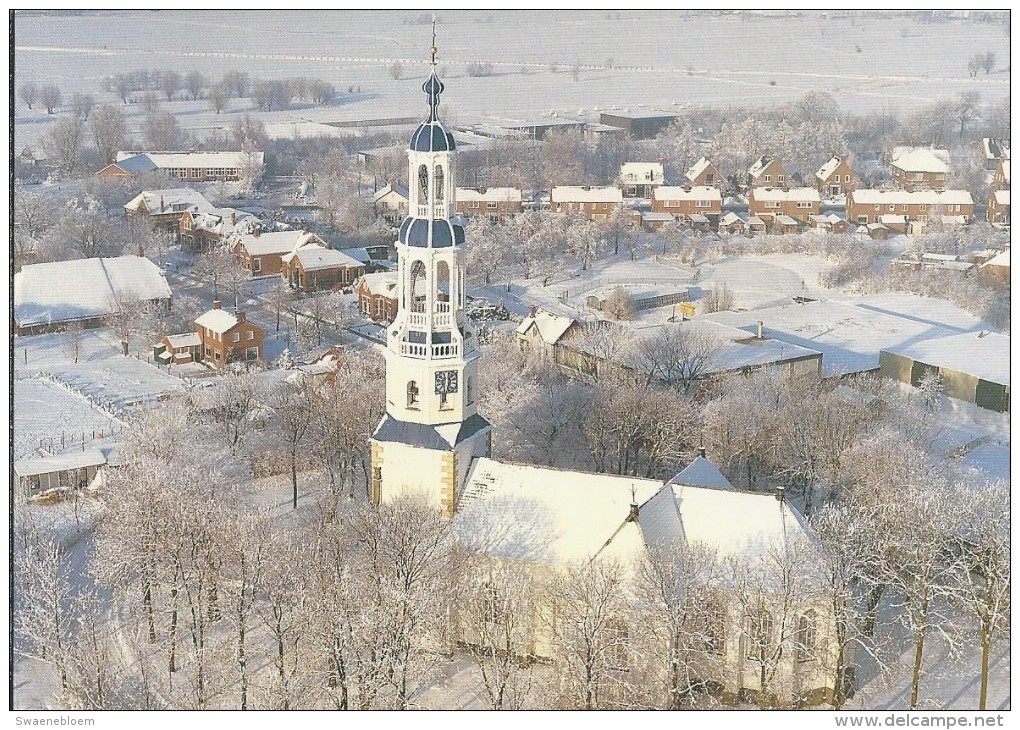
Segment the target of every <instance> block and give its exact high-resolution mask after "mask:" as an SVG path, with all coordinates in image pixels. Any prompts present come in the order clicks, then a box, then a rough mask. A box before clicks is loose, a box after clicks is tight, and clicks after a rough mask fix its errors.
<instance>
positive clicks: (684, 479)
mask: <svg viewBox="0 0 1020 730" xmlns="http://www.w3.org/2000/svg"><path fill="white" fill-rule="evenodd" d="M669 484H678V485H680V484H682V485H686V486H690V487H712V488H715V489H733V485H732V484H730V480H729V479H727V478H726V477H724V476H723V473H722V472H721V471H719V467H717V466H716V465H715V464H713V463H712V462H711V461H709V460H708V459H706V458H705V457H704V456H699V457H698V458H696V459H695V460H694V461H692V462H691V463H690V464H688V465H687V466H686V467H684V469H683V470H682V471H681V472H680V473H679V474H677V475H676V476H675V477H673V478H672V479H670V480H669Z"/></svg>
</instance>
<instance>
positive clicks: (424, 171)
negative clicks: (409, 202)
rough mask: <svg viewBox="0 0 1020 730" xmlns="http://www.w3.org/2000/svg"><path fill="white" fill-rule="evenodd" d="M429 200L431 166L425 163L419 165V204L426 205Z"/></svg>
mask: <svg viewBox="0 0 1020 730" xmlns="http://www.w3.org/2000/svg"><path fill="white" fill-rule="evenodd" d="M428 202H429V168H428V167H426V166H425V165H420V166H419V167H418V204H419V205H425V204H427V203H428Z"/></svg>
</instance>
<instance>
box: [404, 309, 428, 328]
mask: <svg viewBox="0 0 1020 730" xmlns="http://www.w3.org/2000/svg"><path fill="white" fill-rule="evenodd" d="M407 322H408V324H410V325H411V326H412V327H421V328H424V327H426V326H427V325H428V318H427V315H426V314H425V313H424V312H411V313H410V314H408V315H407Z"/></svg>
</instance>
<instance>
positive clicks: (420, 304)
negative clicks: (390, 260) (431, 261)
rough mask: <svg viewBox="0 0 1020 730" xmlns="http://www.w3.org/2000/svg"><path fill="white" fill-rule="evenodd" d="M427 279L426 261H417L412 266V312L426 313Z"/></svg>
mask: <svg viewBox="0 0 1020 730" xmlns="http://www.w3.org/2000/svg"><path fill="white" fill-rule="evenodd" d="M426 277H427V274H426V272H425V262H424V261H415V262H414V263H413V264H411V286H410V287H409V288H408V296H409V297H410V299H411V302H410V303H411V311H412V312H424V311H425V296H426V290H425V286H426V284H425V279H426Z"/></svg>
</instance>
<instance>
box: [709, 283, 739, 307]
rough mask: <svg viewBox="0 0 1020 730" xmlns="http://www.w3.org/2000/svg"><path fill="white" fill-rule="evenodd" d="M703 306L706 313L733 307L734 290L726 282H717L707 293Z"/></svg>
mask: <svg viewBox="0 0 1020 730" xmlns="http://www.w3.org/2000/svg"><path fill="white" fill-rule="evenodd" d="M702 308H703V309H704V311H705V312H706V313H710V312H725V311H727V310H730V309H733V292H732V291H730V288H729V285H728V284H727V283H726V282H723V283H722V284H716V285H715V286H713V287H712V288H711V289H709V290H708V292H707V293H706V294H705V300H704V302H703V304H702Z"/></svg>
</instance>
